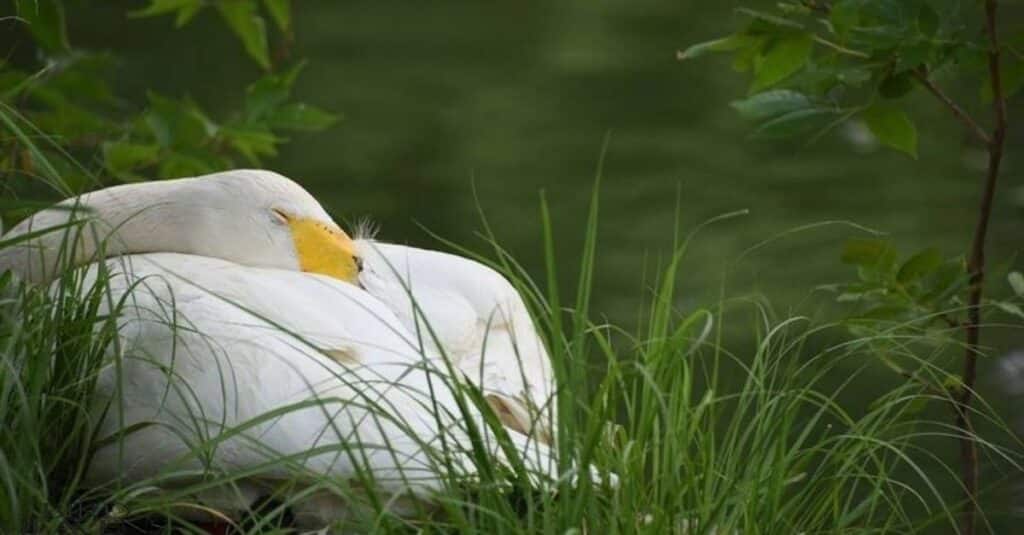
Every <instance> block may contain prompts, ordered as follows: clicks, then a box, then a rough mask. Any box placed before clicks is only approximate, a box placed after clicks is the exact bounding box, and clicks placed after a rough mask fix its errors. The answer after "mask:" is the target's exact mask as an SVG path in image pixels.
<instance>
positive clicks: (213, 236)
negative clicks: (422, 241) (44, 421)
mask: <svg viewBox="0 0 1024 535" xmlns="http://www.w3.org/2000/svg"><path fill="white" fill-rule="evenodd" d="M74 206H81V207H84V208H87V209H88V210H89V211H90V213H91V218H90V219H89V223H87V224H86V225H84V227H81V228H82V230H83V232H81V234H80V236H78V239H77V240H75V241H76V243H77V245H76V246H75V247H74V253H73V255H69V254H64V253H62V251H67V250H69V248H68V246H67V242H66V241H65V240H66V236H67V233H66V232H51V233H46V234H43V235H41V236H35V237H34V238H32V239H29V240H27V241H25V242H23V243H20V244H17V245H14V246H11V247H8V248H6V249H4V250H0V271H4V270H7V269H12V270H14V271H15V272H17V273H18V274H20V275H21V276H22V277H24V278H26V279H28V280H30V281H34V282H46V281H49V280H51V279H53V278H54V277H56V276H58V275H61V274H62V273H63V272H62V270H61V269H60V266H61V265H69V264H70V265H80V264H83V263H89V262H93V263H91V264H89V265H88V266H87V267H86V276H87V279H92V280H101V281H105V282H104V284H107V285H108V286H109V290H108V294H107V295H109V298H110V299H109V301H108V302H107V303H106V305H107V307H108V309H109V310H110V311H115V312H117V313H118V343H117V344H115V345H113V346H112V348H111V349H112V351H113V350H114V349H115V348H117V349H119V350H118V351H116V354H115V355H113V356H114V359H112V360H113V362H111V363H110V364H108V365H106V366H105V367H104V368H103V369H102V371H101V375H100V378H99V382H98V387H97V388H98V392H97V394H98V395H97V400H98V401H97V406H96V408H95V410H96V415H97V416H101V418H100V422H99V424H98V425H99V430H98V433H97V435H96V436H97V437H99V439H100V441H101V443H102V444H105V445H103V446H102V447H101V448H100V449H99V451H98V452H97V453H96V456H95V458H94V459H93V462H92V463H91V466H90V468H89V473H88V474H87V478H88V480H89V481H90V482H91V483H93V484H94V485H103V484H107V483H110V482H114V481H119V482H120V483H122V484H123V483H128V484H133V483H134V484H144V485H149V484H153V483H154V482H155V483H156V484H157V486H159V487H162V488H164V489H165V490H168V489H171V490H173V489H174V488H176V487H178V488H181V487H183V486H187V484H188V483H189V482H191V481H194V480H202V479H203V478H204V477H206V478H208V475H207V476H203V474H209V473H210V472H209V471H210V470H212V471H213V473H218V472H219V473H224V474H228V476H230V474H231V473H238V472H244V474H245V475H244V477H243V478H241V479H237V478H236V479H237V481H235V480H232V479H226V481H233V483H232V484H231V485H227V484H225V485H220V486H217V485H212V486H210V485H208V486H207V487H208V488H206V489H205V490H203V491H202V492H199V493H198V499H199V505H200V506H201V507H215V508H223V509H225V510H226V512H227V513H229V514H230V513H233V512H235V511H233V510H232V509H239V508H244V507H245V506H246V505H248V504H249V503H251V500H252V499H253V498H255V497H256V496H258V495H260V494H264V493H268V492H273V491H275V490H277V489H278V487H279V486H280V485H282V484H284V482H291V483H289V484H293V485H294V484H295V482H298V484H299V486H300V488H295V487H294V486H293V487H291V488H292V489H293V491H294V492H296V493H298V495H300V496H302V497H303V498H302V499H297V501H296V503H295V504H294V507H295V509H296V513H297V514H298V517H299V520H300V521H303V520H304V522H303V523H304V524H306V525H315V524H318V523H323V522H327V521H330V520H332V519H336V518H337V517H338V516H339V515H340V516H343V515H344V514H345V511H346V510H347V508H346V507H345V500H344V499H342V498H341V497H340V495H341V494H343V493H344V492H343V491H342V490H339V489H341V488H343V487H345V485H346V484H351V485H352V486H356V487H360V486H365V485H366V484H367V482H369V483H370V484H372V485H373V486H374V487H375V489H377V490H376V491H375V492H378V491H379V492H383V493H385V494H386V495H388V496H392V497H393V498H394V500H393V501H392V502H391V503H392V504H393V506H394V507H395V508H397V509H399V512H402V511H401V510H400V509H401V506H400V504H401V503H402V501H401V499H400V498H401V497H403V496H409V495H412V496H416V497H425V496H426V495H428V494H429V493H430V492H432V491H435V490H438V489H441V488H443V487H444V484H445V481H446V480H449V479H448V478H458V477H459V476H460V475H462V476H469V477H473V476H474V475H476V471H475V468H474V465H473V462H472V460H471V457H472V456H471V455H470V454H469V453H468V449H469V448H470V446H469V444H470V431H469V430H468V428H469V427H470V426H471V425H472V426H475V427H476V428H477V429H478V430H479V436H480V437H481V439H482V443H483V444H484V446H483V447H484V448H486V450H487V451H486V453H487V454H488V455H490V456H492V457H494V458H497V459H498V460H499V462H503V463H508V462H509V459H508V458H507V457H506V456H505V454H504V450H503V449H502V448H500V447H499V446H498V440H497V439H496V436H495V434H494V433H493V432H492V431H491V430H489V429H487V428H486V426H485V425H484V423H483V418H482V416H481V413H480V412H479V411H478V410H477V409H476V408H474V407H468V409H466V408H465V407H466V405H465V404H464V403H460V401H459V400H460V394H459V393H458V392H457V390H458V388H459V387H458V386H456V383H457V382H458V380H456V379H455V378H452V377H449V376H447V375H446V374H445V372H444V370H445V367H444V366H443V365H439V364H443V363H439V362H438V361H437V360H436V355H432V354H428V355H423V354H422V353H421V352H420V351H419V350H418V348H419V344H418V342H417V337H416V336H415V335H414V334H413V333H411V332H410V331H409V326H408V322H407V321H402V320H400V319H399V318H398V317H396V316H395V314H394V313H393V312H392V310H401V309H400V308H398V307H396V306H395V305H394V304H393V303H392V304H391V306H390V307H389V306H385V305H384V304H383V303H381V302H380V301H378V300H377V299H375V298H374V297H372V296H371V295H368V294H367V293H366V292H365V291H363V290H362V289H360V288H358V287H357V286H356V285H355V284H354V283H356V282H357V276H358V272H359V265H360V263H361V262H360V259H359V257H358V252H357V251H356V248H355V246H354V245H353V243H352V241H351V240H350V239H349V237H348V236H347V235H346V234H345V233H344V232H343V231H342V230H341V229H340V228H339V227H338V226H337V225H336V224H334V223H333V221H332V220H331V219H330V217H329V216H327V214H326V212H325V211H324V210H323V209H322V208H321V207H320V205H319V204H318V203H317V202H316V201H315V200H314V199H313V198H312V197H311V196H310V195H309V194H308V193H306V192H305V191H304V190H303V189H302V188H301V187H299V186H298V185H296V184H295V183H293V182H291V181H290V180H288V179H286V178H284V177H282V176H280V175H277V174H274V173H270V172H266V171H233V172H226V173H219V174H214V175H209V176H204V177H197V178H191V179H181V180H175V181H166V182H157V183H146V184H133V185H126V186H118V187H114V188H109V189H105V190H100V191H97V192H93V193H90V194H86V195H83V196H81V197H79V198H77V199H72V200H69V201H65V202H64V203H62V205H60V206H58V208H61V207H63V208H68V207H74ZM70 218H71V213H70V212H69V211H68V210H63V209H49V210H44V211H42V212H40V213H38V214H36V215H35V216H33V217H32V218H30V219H29V220H27V221H25V222H23V223H22V224H20V225H18V226H17V227H15V229H13V230H12V231H11V232H10V233H8V235H7V236H6V237H5V238H13V237H17V236H22V237H26V236H28V235H29V233H30V232H33V231H40V230H45V229H47V228H53V227H61V226H64V225H67V222H68V221H69V219H70ZM69 228H78V227H69ZM360 250H365V249H364V248H363V247H362V246H360ZM378 250H380V251H385V252H384V254H385V255H386V256H388V255H390V253H389V252H387V251H391V250H392V249H391V248H390V247H388V246H383V247H381V248H380V249H378ZM422 253H423V254H425V255H427V256H428V257H432V256H431V255H439V254H440V253H430V252H426V251H423V252H422ZM419 254H420V252H416V253H413V254H409V255H408V257H406V256H399V257H397V258H396V260H398V261H397V262H396V261H392V262H391V263H392V264H393V265H395V266H396V267H399V268H400V267H401V266H402V262H404V259H405V258H410V259H411V258H413V257H416V258H418V255H419ZM97 256H105V257H106V260H103V261H101V262H95V260H102V259H100V258H97ZM371 258H372V264H371V265H372V266H373V270H374V271H373V272H372V274H371V275H368V276H367V277H366V278H365V281H364V284H366V285H367V287H369V288H375V286H374V284H376V279H375V277H377V276H378V275H380V272H379V271H378V270H377V268H378V264H377V263H376V262H377V258H376V257H371ZM417 265H418V264H417V263H416V262H412V263H408V264H407V267H417ZM432 265H434V266H435V267H443V266H442V264H432ZM417 269H419V268H417ZM303 272H305V273H303ZM424 273H429V271H424ZM456 274H457V273H456V272H455V271H451V272H449V273H448V276H449V279H447V282H448V283H449V284H452V283H454V281H455V280H456V279H455V278H451V277H452V276H454V275H456ZM495 275H496V274H495ZM499 279H500V277H499ZM434 280H438V279H434ZM502 280H503V279H502ZM412 282H413V288H414V291H415V292H419V290H417V289H416V288H417V286H415V280H413V281H412ZM505 284H507V282H506V283H505ZM435 288H436V289H439V290H444V289H445V288H446V286H444V285H443V284H442V285H439V286H435ZM450 289H451V290H453V292H454V294H453V295H461V296H462V297H463V298H470V299H471V297H472V296H473V295H474V294H472V293H466V291H465V288H463V287H460V286H458V285H455V286H451V287H450ZM481 291H484V289H481ZM382 295H383V296H384V297H393V296H392V295H391V294H382ZM421 295H423V301H424V304H425V305H426V306H425V307H424V308H425V310H427V311H431V310H433V311H438V312H439V313H440V312H441V311H445V310H449V309H448V308H447V307H445V306H443V304H442V303H441V302H440V301H437V302H435V301H433V300H432V299H433V297H435V296H434V294H430V295H426V294H422V293H414V296H415V297H417V298H419V297H420V296H421ZM441 295H442V294H438V296H437V297H438V298H439V299H440V298H441ZM496 299H497V301H495V302H497V303H503V302H504V301H502V299H501V298H500V297H497V298H496ZM473 304H474V302H473V301H472V300H470V301H469V306H470V307H471V308H472V305H473ZM519 304H520V305H521V304H522V303H521V302H519ZM460 306H461V305H460ZM453 310H454V309H453ZM474 310H476V309H474ZM510 310H511V312H512V313H513V314H514V315H518V314H520V313H521V311H518V310H513V309H510ZM502 312H504V311H502ZM487 314H490V312H487ZM516 318H517V316H512V319H515V320H516V322H517V323H518V322H519V319H516ZM528 319H529V318H528V317H527V318H526V320H527V321H528ZM428 320H429V317H428ZM492 325H493V324H492ZM525 325H529V329H531V330H532V324H528V323H527V324H524V326H525ZM518 327H519V326H518V324H517V325H516V326H515V328H514V329H512V330H511V331H510V332H512V331H515V332H518ZM530 332H532V331H530ZM533 334H534V335H535V333H533ZM451 340H452V339H451V338H450V337H449V336H448V334H447V333H446V334H445V336H443V337H442V343H443V344H444V345H445V346H449V344H450V346H451V347H452V348H456V347H461V346H459V345H458V344H454V343H452V342H451ZM532 340H533V341H532V342H530V343H533V342H537V341H538V339H536V337H535V336H534V338H533V339H532ZM467 347H473V345H472V344H471V345H469V346H467ZM541 349H542V346H541ZM536 355H540V353H537V354H536ZM536 355H535V356H536ZM544 357H545V358H546V354H545V355H544ZM470 358H472V357H470ZM531 358H533V357H531ZM474 366H475V365H474ZM460 369H462V370H464V371H466V370H469V371H468V372H467V375H470V376H472V375H473V374H474V373H476V371H475V370H476V369H475V368H473V367H470V368H466V367H465V366H463V365H462V363H460ZM488 369H489V368H486V366H485V377H484V387H485V392H487V393H492V392H493V393H495V395H503V394H504V393H505V392H506V390H505V389H507V390H508V392H509V394H510V395H513V394H515V392H514V391H515V389H516V388H517V387H516V386H512V387H509V386H507V385H506V384H504V383H502V382H500V381H492V380H491V379H490V378H489V377H490V376H489V375H487V373H488V372H487V370H488ZM528 383H529V381H528ZM513 384H518V385H520V386H522V385H523V384H524V383H514V382H513ZM547 384H548V383H547V382H544V381H541V382H539V384H538V386H537V389H538V390H541V389H543V388H544V387H545V385H547ZM532 386H533V385H532V383H529V384H528V385H527V389H529V387H532ZM540 395H542V394H538V396H540ZM543 395H547V394H546V393H545V394H543ZM526 399H531V398H526ZM492 403H493V402H492ZM516 417H517V418H518V417H519V416H518V415H516ZM503 419H504V418H503ZM516 421H522V420H516ZM527 421H528V420H527ZM508 436H509V439H510V440H511V447H512V449H514V450H516V451H517V452H518V453H519V454H520V455H521V459H522V463H523V464H522V466H524V467H525V469H526V470H527V471H529V472H531V473H533V474H537V475H538V476H537V477H538V478H540V479H543V478H547V477H556V476H557V475H558V474H557V473H556V471H555V468H556V464H557V463H555V462H554V458H553V453H552V452H551V451H549V450H548V449H547V447H546V446H544V445H543V444H539V443H538V442H537V441H536V440H533V439H531V438H529V437H527V436H525V435H522V434H519V433H509V434H508ZM104 439H109V440H108V441H106V442H104ZM453 469H454V471H455V472H457V473H451V471H452V470H453ZM161 478H163V479H161ZM207 480H208V479H207ZM536 480H537V479H535V481H536ZM345 482H350V483H345ZM303 484H305V485H306V490H305V491H304V490H303V489H302V488H301V486H302V485H303ZM317 489H319V490H317ZM306 491H308V493H307V492H306ZM314 491H315V492H314ZM304 493H305V494H304ZM406 505H408V503H406Z"/></svg>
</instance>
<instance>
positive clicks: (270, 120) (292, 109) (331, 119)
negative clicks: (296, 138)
mask: <svg viewBox="0 0 1024 535" xmlns="http://www.w3.org/2000/svg"><path fill="white" fill-rule="evenodd" d="M337 121H338V116H337V115H334V114H332V113H328V112H326V111H324V110H322V109H320V108H317V107H316V106H310V105H308V104H302V103H292V104H286V105H284V106H281V107H280V108H278V109H276V110H274V111H272V112H271V113H269V114H268V115H267V124H269V125H270V126H271V127H272V128H284V129H287V130H305V131H310V132H312V131H317V130H323V129H325V128H327V127H329V126H331V125H332V124H334V123H335V122H337Z"/></svg>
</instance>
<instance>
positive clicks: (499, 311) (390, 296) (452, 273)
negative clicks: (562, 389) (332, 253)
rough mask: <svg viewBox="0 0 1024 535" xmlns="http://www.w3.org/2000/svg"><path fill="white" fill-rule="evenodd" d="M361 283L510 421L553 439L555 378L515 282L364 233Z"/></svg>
mask: <svg viewBox="0 0 1024 535" xmlns="http://www.w3.org/2000/svg"><path fill="white" fill-rule="evenodd" d="M355 243H356V245H355V247H356V253H357V254H358V255H359V256H360V257H361V259H362V265H363V270H362V271H361V272H360V275H359V282H360V283H361V284H362V285H363V287H364V288H365V289H366V290H367V291H368V292H369V293H370V294H372V295H373V296H374V297H376V298H378V299H380V300H381V301H383V302H384V303H385V304H386V305H387V306H388V308H390V309H391V311H392V312H394V313H395V315H396V316H398V319H399V321H401V322H402V325H404V326H405V328H406V329H407V330H408V331H409V332H412V333H414V334H416V335H417V336H418V337H419V338H420V340H422V346H423V348H424V350H425V351H426V353H427V354H430V355H440V354H442V353H443V354H444V355H445V356H446V357H448V358H449V360H450V362H451V363H452V365H453V366H455V368H456V369H458V370H460V371H461V372H462V374H463V375H464V376H465V378H466V379H468V380H469V381H471V382H473V383H474V384H475V385H476V386H477V387H479V388H480V389H481V391H482V392H483V394H484V395H485V397H486V399H487V402H488V403H489V404H490V405H491V407H492V408H493V409H494V412H495V414H497V415H498V417H499V418H500V419H501V421H502V423H504V424H505V426H506V427H508V428H510V429H512V430H515V431H517V432H519V433H521V434H524V435H529V436H532V437H535V438H536V439H538V440H540V441H541V442H544V443H547V444H550V443H551V442H552V439H553V437H554V436H555V432H554V431H555V430H554V421H555V418H554V414H555V411H556V404H555V399H554V396H555V377H554V372H553V370H552V368H551V360H550V358H549V357H548V353H547V349H546V348H545V346H544V342H543V340H542V339H541V338H540V336H539V335H538V334H537V330H536V328H535V326H534V324H533V319H532V318H531V317H530V313H529V311H528V310H527V308H526V304H525V303H524V302H523V299H522V297H521V296H520V295H519V293H518V292H517V291H516V289H515V287H513V286H512V284H511V283H509V281H508V280H506V279H505V277H503V276H502V275H501V274H499V273H498V272H497V271H495V270H494V269H491V268H490V267H488V266H486V265H484V264H481V263H480V262H476V261H474V260H471V259H468V258H463V257H460V256H456V255H452V254H447V253H442V252H438V251H430V250H426V249H419V248H416V247H407V246H402V245H395V244H390V243H381V242H377V241H374V240H372V239H357V240H356V242H355Z"/></svg>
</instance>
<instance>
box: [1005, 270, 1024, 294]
mask: <svg viewBox="0 0 1024 535" xmlns="http://www.w3.org/2000/svg"><path fill="white" fill-rule="evenodd" d="M1006 280H1008V281H1009V282H1010V288H1013V293H1015V294H1017V295H1018V296H1019V297H1024V275H1021V274H1020V272H1019V271H1011V272H1010V274H1009V275H1007V276H1006Z"/></svg>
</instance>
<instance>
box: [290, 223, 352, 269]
mask: <svg viewBox="0 0 1024 535" xmlns="http://www.w3.org/2000/svg"><path fill="white" fill-rule="evenodd" d="M288 226H289V228H290V229H291V233H292V240H293V241H294V242H295V252H296V254H297V255H298V257H299V268H300V269H301V270H302V271H305V272H308V273H319V274H321V275H327V276H329V277H334V278H336V279H341V280H343V281H345V282H349V283H352V284H358V282H359V260H358V258H357V256H356V249H355V244H354V243H352V238H350V237H349V235H348V234H345V231H343V230H341V229H340V228H338V227H336V226H334V225H329V224H327V223H323V222H321V221H317V220H314V219H304V218H292V219H288Z"/></svg>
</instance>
